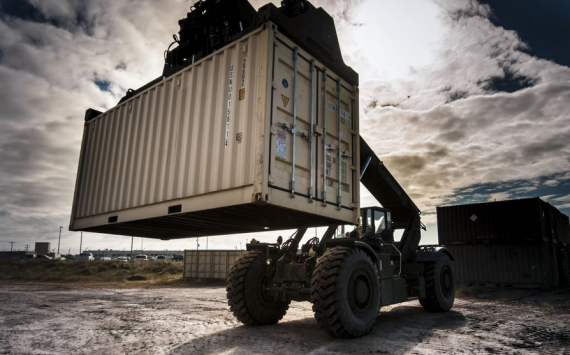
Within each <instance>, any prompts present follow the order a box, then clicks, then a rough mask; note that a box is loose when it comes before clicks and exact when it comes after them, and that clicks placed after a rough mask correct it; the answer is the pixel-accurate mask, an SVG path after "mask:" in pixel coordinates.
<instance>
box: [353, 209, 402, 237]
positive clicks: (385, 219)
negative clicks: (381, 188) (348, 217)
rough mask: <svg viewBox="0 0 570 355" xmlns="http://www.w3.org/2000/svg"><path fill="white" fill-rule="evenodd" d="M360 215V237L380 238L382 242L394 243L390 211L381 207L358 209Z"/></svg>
mask: <svg viewBox="0 0 570 355" xmlns="http://www.w3.org/2000/svg"><path fill="white" fill-rule="evenodd" d="M360 215H361V217H362V238H363V239H369V238H380V239H381V240H382V241H383V242H384V243H394V229H393V226H392V213H391V212H390V210H389V209H386V208H381V207H366V208H361V209H360Z"/></svg>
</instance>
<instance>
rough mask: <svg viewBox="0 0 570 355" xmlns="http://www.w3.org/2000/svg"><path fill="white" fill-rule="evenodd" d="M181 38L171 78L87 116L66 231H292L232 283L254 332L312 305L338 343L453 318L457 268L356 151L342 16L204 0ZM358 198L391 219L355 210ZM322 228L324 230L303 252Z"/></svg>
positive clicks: (158, 234)
mask: <svg viewBox="0 0 570 355" xmlns="http://www.w3.org/2000/svg"><path fill="white" fill-rule="evenodd" d="M179 25H180V31H179V35H178V36H176V35H175V36H174V42H173V43H172V45H171V46H170V47H169V48H168V49H167V50H166V51H165V65H164V69H163V73H162V75H161V76H160V77H158V78H156V79H155V80H153V81H151V82H149V83H148V84H147V85H144V86H143V87H141V88H139V89H136V90H130V89H129V90H128V91H127V93H126V95H125V96H124V97H123V98H122V99H121V101H120V102H119V104H118V105H117V107H116V108H114V109H111V110H109V112H107V113H101V112H99V111H96V110H93V109H89V110H87V113H86V117H85V120H86V126H85V131H84V138H83V143H82V153H81V157H80V163H79V170H78V178H77V185H76V193H75V198H74V206H73V210H72V221H71V226H70V229H71V230H85V231H92V232H101V233H110V234H123V235H129V236H130V235H135V236H144V237H150V238H160V239H170V238H183V237H193V236H203V235H224V234H230V233H243V232H252V231H260V230H284V229H296V230H297V231H296V232H295V233H294V234H293V236H291V237H290V238H289V239H287V240H285V241H284V240H283V238H282V237H279V238H278V239H277V242H276V243H263V242H257V241H255V242H251V243H249V244H247V248H246V249H247V251H246V252H245V253H244V254H243V256H242V257H241V258H240V259H238V260H237V262H236V263H235V264H234V265H233V267H232V268H231V270H230V273H229V276H228V278H227V284H226V291H227V299H228V304H229V307H230V310H231V312H233V314H234V315H235V317H236V318H237V319H238V320H239V321H241V322H242V323H244V324H246V325H250V326H258V325H266V324H274V323H277V322H278V321H279V320H281V319H282V318H283V316H284V315H285V313H286V312H287V310H288V308H289V305H290V302H291V301H309V302H311V303H312V304H313V311H314V313H315V318H316V320H317V323H318V324H319V325H320V327H322V328H323V329H324V330H325V331H326V332H327V333H329V334H331V335H333V336H335V337H341V338H355V337H360V336H363V335H366V334H367V333H369V332H370V331H371V330H372V328H373V326H374V324H375V322H376V319H377V317H378V313H379V310H380V307H382V306H387V305H391V304H396V303H401V302H407V301H410V300H419V302H420V304H421V306H422V307H423V308H424V309H426V310H427V311H430V312H445V311H448V310H450V309H451V307H452V306H453V303H454V299H455V280H454V269H453V257H452V255H451V253H450V252H449V251H448V250H447V249H446V248H445V247H442V246H420V245H419V244H420V234H421V230H422V229H423V230H425V226H424V225H423V224H422V223H421V220H420V210H419V209H418V208H417V206H416V205H415V204H414V202H413V201H412V199H411V198H410V196H409V195H408V194H407V193H406V192H405V191H404V189H403V188H402V187H401V186H400V184H398V182H397V181H396V179H395V178H394V177H393V176H392V174H391V173H390V172H389V171H388V169H387V168H386V166H385V165H384V164H383V162H382V161H381V160H380V159H379V158H378V156H377V155H376V154H375V153H374V151H373V149H372V148H371V147H370V146H369V145H368V144H367V143H366V142H365V141H364V140H363V139H362V137H361V136H360V134H359V130H358V74H357V73H356V72H354V71H353V70H352V69H351V68H350V67H348V66H346V65H345V64H344V62H343V60H342V56H341V53H340V47H339V43H338V38H337V35H336V29H335V26H334V21H333V19H332V17H331V16H330V15H329V14H327V13H326V12H325V11H324V10H323V9H322V8H315V7H314V6H313V5H312V4H311V3H310V2H308V1H306V0H284V1H282V2H281V6H280V7H277V6H275V5H273V4H271V3H269V4H267V5H265V6H263V7H261V8H260V9H259V10H257V11H256V10H255V9H254V8H253V7H252V6H251V4H249V2H248V1H247V0H203V1H197V2H195V3H194V5H193V6H192V8H191V11H190V12H189V13H188V15H187V17H186V18H184V19H182V20H180V21H179ZM173 47H174V48H173ZM220 68H221V69H220ZM216 90H221V91H216ZM185 95H186V96H185ZM196 95H198V96H196ZM199 95H202V96H199ZM207 96H211V97H210V98H208V97H207ZM220 96H221V97H220ZM248 100H250V101H248ZM208 105H210V106H208ZM220 107H221V108H220ZM240 115H241V116H240ZM240 117H241V118H240ZM220 119H222V120H223V123H220V122H218V121H217V120H220ZM240 119H241V120H242V121H239V120H240ZM254 120H255V121H254ZM252 121H254V122H253V123H251V122H252ZM153 125H154V126H153ZM200 130H202V131H200ZM196 132H197V133H196ZM200 132H206V133H208V132H209V133H211V132H214V133H215V134H214V137H213V138H210V135H207V134H201V133H200ZM153 134H156V135H157V136H156V137H154V136H153ZM234 137H235V139H234ZM250 137H252V138H250ZM145 139H146V140H145ZM204 156H207V157H210V156H215V157H218V158H219V159H218V160H221V161H223V162H225V163H224V164H219V165H215V163H213V160H211V161H210V162H208V161H206V160H205V158H204ZM127 158H128V159H127ZM107 162H108V163H107ZM194 162H195V163H194ZM235 162H242V163H243V162H249V163H251V167H249V165H248V166H246V168H244V166H243V165H239V166H238V165H236V166H234V165H232V164H234V163H235ZM106 164H107V165H106ZM184 164H186V165H184ZM244 176H245V177H244ZM242 177H243V179H242ZM240 179H241V180H243V181H241V180H240ZM237 180H239V183H235V184H234V182H235V181H237ZM360 183H362V185H363V186H365V187H366V188H367V189H368V191H369V192H370V193H371V194H372V196H374V197H375V198H376V199H377V201H378V202H379V203H380V205H381V206H382V207H361V206H360V202H359V201H360V198H359V185H360ZM216 194H218V195H216ZM220 194H221V195H220ZM224 194H225V195H224ZM204 196H206V197H205V198H204ZM210 196H213V197H210ZM216 196H218V197H216ZM220 196H221V197H220ZM173 201H174V202H173ZM223 203H225V204H226V205H223ZM346 226H348V227H346ZM312 227H325V228H326V231H325V232H324V234H323V235H322V236H320V238H317V237H314V238H310V239H308V241H306V242H304V243H301V242H302V240H303V237H304V236H305V234H306V232H307V230H308V228H312ZM322 230H324V229H322ZM339 230H340V231H341V232H340V233H339ZM396 230H403V232H401V238H398V239H399V240H395V238H394V232H395V231H396Z"/></svg>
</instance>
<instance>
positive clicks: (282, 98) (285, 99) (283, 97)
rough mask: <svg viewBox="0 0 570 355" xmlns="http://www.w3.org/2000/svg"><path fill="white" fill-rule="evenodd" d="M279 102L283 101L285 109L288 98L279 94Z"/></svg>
mask: <svg viewBox="0 0 570 355" xmlns="http://www.w3.org/2000/svg"><path fill="white" fill-rule="evenodd" d="M281 100H283V107H287V104H288V103H289V98H288V97H287V96H285V95H283V94H281Z"/></svg>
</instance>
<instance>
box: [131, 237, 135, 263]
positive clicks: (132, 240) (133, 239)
mask: <svg viewBox="0 0 570 355" xmlns="http://www.w3.org/2000/svg"><path fill="white" fill-rule="evenodd" d="M134 241H135V237H134V236H131V260H133V242H134Z"/></svg>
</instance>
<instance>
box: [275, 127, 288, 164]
mask: <svg viewBox="0 0 570 355" xmlns="http://www.w3.org/2000/svg"><path fill="white" fill-rule="evenodd" d="M276 142H277V146H276V149H275V157H277V158H279V159H285V158H286V157H287V133H285V132H284V131H281V130H279V131H277V140H276Z"/></svg>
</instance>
